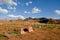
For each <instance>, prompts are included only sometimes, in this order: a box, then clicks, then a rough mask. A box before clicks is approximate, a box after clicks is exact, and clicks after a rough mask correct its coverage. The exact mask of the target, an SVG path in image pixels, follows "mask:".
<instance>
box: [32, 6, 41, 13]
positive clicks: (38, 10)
mask: <svg viewBox="0 0 60 40" xmlns="http://www.w3.org/2000/svg"><path fill="white" fill-rule="evenodd" d="M39 12H41V10H40V9H39V8H37V7H34V8H33V9H32V13H39Z"/></svg>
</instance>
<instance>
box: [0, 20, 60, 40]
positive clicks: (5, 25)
mask: <svg viewBox="0 0 60 40" xmlns="http://www.w3.org/2000/svg"><path fill="white" fill-rule="evenodd" d="M27 26H32V27H33V29H34V32H31V33H29V32H28V33H27V34H23V35H22V34H21V33H20V30H19V29H20V28H22V27H27ZM0 40H60V24H43V23H38V22H35V21H22V20H14V21H1V22H0Z"/></svg>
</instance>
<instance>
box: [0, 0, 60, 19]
mask: <svg viewBox="0 0 60 40" xmlns="http://www.w3.org/2000/svg"><path fill="white" fill-rule="evenodd" d="M28 17H32V18H41V17H46V18H54V19H60V0H0V19H6V18H7V19H17V18H20V19H25V18H28Z"/></svg>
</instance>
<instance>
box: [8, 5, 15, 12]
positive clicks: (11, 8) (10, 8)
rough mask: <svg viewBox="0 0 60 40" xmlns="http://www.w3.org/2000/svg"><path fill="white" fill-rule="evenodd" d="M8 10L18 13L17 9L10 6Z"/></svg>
mask: <svg viewBox="0 0 60 40" xmlns="http://www.w3.org/2000/svg"><path fill="white" fill-rule="evenodd" d="M8 9H9V10H13V11H14V12H16V7H11V6H9V7H8Z"/></svg>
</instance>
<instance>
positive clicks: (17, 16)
mask: <svg viewBox="0 0 60 40" xmlns="http://www.w3.org/2000/svg"><path fill="white" fill-rule="evenodd" d="M8 17H11V18H19V19H22V20H24V19H25V17H24V16H22V15H8Z"/></svg>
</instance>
